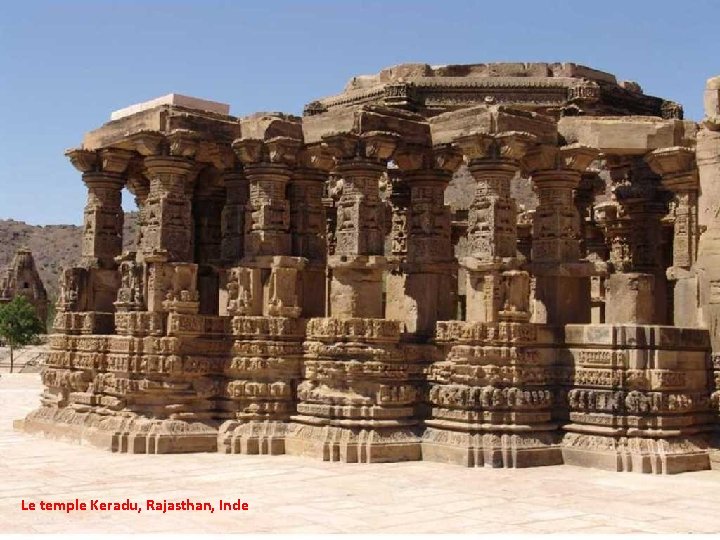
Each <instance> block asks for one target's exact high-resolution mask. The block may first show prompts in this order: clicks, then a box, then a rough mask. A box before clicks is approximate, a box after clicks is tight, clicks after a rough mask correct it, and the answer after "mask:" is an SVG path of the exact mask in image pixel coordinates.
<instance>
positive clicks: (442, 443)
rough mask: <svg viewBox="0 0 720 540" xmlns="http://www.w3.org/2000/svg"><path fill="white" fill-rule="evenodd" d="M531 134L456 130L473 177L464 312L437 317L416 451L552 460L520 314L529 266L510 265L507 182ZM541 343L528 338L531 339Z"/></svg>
mask: <svg viewBox="0 0 720 540" xmlns="http://www.w3.org/2000/svg"><path fill="white" fill-rule="evenodd" d="M535 141H536V139H535V137H534V136H532V135H530V134H529V133H523V132H500V133H495V134H476V135H471V136H464V137H461V138H459V139H456V142H455V144H456V145H457V146H458V147H459V148H460V149H461V150H462V153H463V154H464V155H465V158H466V160H467V161H468V169H469V170H470V172H471V174H472V175H473V177H474V178H475V180H476V192H475V197H474V200H473V202H472V205H471V207H470V211H469V216H468V233H467V235H468V251H469V256H468V257H467V258H465V259H464V260H463V261H462V262H461V264H463V265H464V266H465V268H466V269H467V273H468V284H467V287H466V291H467V294H468V297H467V303H468V304H467V321H442V322H438V323H437V332H436V338H435V340H436V343H437V345H438V349H439V352H440V354H441V358H442V359H441V360H439V361H436V362H435V363H434V364H433V365H432V366H431V368H430V369H429V372H428V381H429V383H430V391H429V396H428V401H429V403H430V405H431V407H432V411H431V416H430V418H429V419H427V420H426V421H425V424H426V426H427V429H426V431H425V434H424V436H423V459H429V460H433V461H444V462H451V463H458V464H462V465H465V466H469V467H482V466H486V467H529V466H537V465H551V464H555V463H560V462H561V457H560V449H559V446H558V444H557V443H558V437H557V433H556V429H557V425H556V424H555V423H553V422H552V406H553V390H552V389H551V386H550V385H551V383H552V379H551V370H550V369H549V366H550V364H551V363H552V361H553V354H552V351H551V350H550V349H547V348H546V346H547V345H549V343H550V339H551V336H550V334H549V333H547V332H543V331H542V329H541V328H539V327H538V326H537V325H533V324H530V323H529V319H530V312H529V294H530V276H529V274H528V273H527V272H526V271H523V270H520V268H521V265H522V263H523V262H524V261H523V259H522V258H521V257H519V256H518V248H517V208H516V205H515V201H514V200H513V199H512V197H511V195H510V182H511V181H512V179H513V178H514V176H515V174H516V173H517V171H518V170H519V169H520V165H521V159H523V158H524V156H525V155H526V154H527V153H528V152H530V151H532V148H534V145H535ZM539 344H540V345H542V346H541V347H538V345H539Z"/></svg>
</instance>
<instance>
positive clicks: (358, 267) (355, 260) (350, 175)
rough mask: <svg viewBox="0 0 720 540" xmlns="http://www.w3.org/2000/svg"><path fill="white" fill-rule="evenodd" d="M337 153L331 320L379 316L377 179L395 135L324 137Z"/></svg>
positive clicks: (380, 261)
mask: <svg viewBox="0 0 720 540" xmlns="http://www.w3.org/2000/svg"><path fill="white" fill-rule="evenodd" d="M325 142H326V144H327V148H328V150H329V152H330V153H331V154H332V155H333V156H334V157H335V160H336V166H335V173H336V174H337V175H338V176H340V177H341V178H342V182H343V187H342V193H341V195H340V198H339V200H338V202H337V218H336V219H337V223H336V228H335V254H334V255H332V256H330V257H329V258H328V264H329V266H330V268H331V269H332V282H331V285H330V310H331V315H332V316H333V317H335V318H340V319H348V318H354V317H370V318H382V317H383V312H382V274H383V270H384V269H385V264H386V261H385V257H384V256H383V253H384V239H385V235H384V232H383V222H384V217H383V208H382V205H381V204H380V194H379V179H380V175H381V174H382V172H383V171H384V170H385V164H384V162H385V161H386V160H387V159H388V158H389V157H390V156H391V155H392V152H393V151H394V149H395V145H396V137H394V136H392V135H390V134H386V133H378V134H372V135H370V136H366V137H364V138H363V137H358V136H354V135H338V136H332V137H328V138H326V140H325Z"/></svg>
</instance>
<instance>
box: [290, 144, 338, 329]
mask: <svg viewBox="0 0 720 540" xmlns="http://www.w3.org/2000/svg"><path fill="white" fill-rule="evenodd" d="M298 158H299V159H298V163H297V167H296V168H295V170H294V171H293V174H292V177H291V180H290V185H289V190H288V195H289V201H290V237H291V251H292V254H293V256H295V257H302V258H304V259H306V260H307V264H306V266H305V268H304V270H303V272H302V273H301V276H300V283H299V291H298V292H299V297H300V304H301V305H302V308H303V313H304V315H305V316H306V317H322V316H324V315H325V304H326V302H327V300H326V297H327V295H326V264H327V255H328V253H327V240H326V225H327V224H326V216H325V206H324V204H323V192H324V189H325V182H326V181H327V178H328V171H329V170H330V169H331V168H332V164H333V160H332V156H330V155H329V154H328V153H327V152H326V151H325V149H324V148H321V147H320V145H315V146H312V147H304V148H303V149H302V151H301V152H300V153H299V156H298Z"/></svg>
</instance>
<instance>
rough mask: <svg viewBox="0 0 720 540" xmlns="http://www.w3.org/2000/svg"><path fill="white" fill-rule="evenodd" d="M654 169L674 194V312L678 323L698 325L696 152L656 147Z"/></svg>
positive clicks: (669, 274)
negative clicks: (694, 267)
mask: <svg viewBox="0 0 720 540" xmlns="http://www.w3.org/2000/svg"><path fill="white" fill-rule="evenodd" d="M645 159H646V161H647V162H648V164H649V165H650V167H651V168H652V170H653V172H655V173H656V174H659V175H660V176H661V177H662V184H663V186H664V187H665V188H667V189H668V190H670V191H671V192H672V193H673V195H674V201H673V204H672V216H671V219H672V222H673V229H674V230H673V233H674V234H673V266H672V267H670V268H668V270H667V277H668V280H670V281H674V282H675V284H674V287H673V296H674V302H673V314H674V322H675V325H676V326H681V327H695V326H697V324H698V308H699V297H698V281H697V277H696V276H695V273H694V271H693V270H692V267H693V265H694V264H695V260H696V258H697V249H698V242H699V240H700V226H699V222H698V190H699V188H700V185H699V182H698V175H697V168H696V166H695V152H694V150H692V149H690V148H683V147H674V148H663V149H660V150H655V151H653V152H651V153H650V154H648V155H647V156H646V158H645Z"/></svg>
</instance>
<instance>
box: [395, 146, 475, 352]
mask: <svg viewBox="0 0 720 540" xmlns="http://www.w3.org/2000/svg"><path fill="white" fill-rule="evenodd" d="M394 160H395V162H396V163H397V165H398V167H399V177H400V178H401V179H397V180H394V181H393V193H392V195H391V196H390V199H391V204H392V207H393V217H392V219H393V226H392V232H391V235H392V256H393V259H394V260H393V264H394V266H395V268H394V269H393V272H392V273H391V274H389V275H388V276H387V299H386V309H385V316H386V317H387V318H388V319H395V320H402V321H404V322H405V330H406V332H409V333H414V334H415V336H416V337H418V338H420V339H424V338H427V337H429V336H432V334H433V332H434V330H435V323H436V322H437V321H438V320H445V319H451V318H453V317H454V315H455V311H456V300H455V283H456V275H457V267H456V264H455V262H454V254H453V250H452V241H451V238H450V235H451V231H450V209H449V208H448V207H447V206H446V205H445V200H444V196H445V188H446V187H447V185H448V183H449V182H450V179H451V178H452V174H453V172H454V171H455V169H457V167H458V165H459V164H460V160H461V156H460V154H459V153H458V152H457V151H456V150H454V149H453V148H451V147H450V145H441V146H438V147H436V148H435V149H432V148H429V147H413V146H412V145H403V146H402V147H401V148H400V149H399V150H398V151H397V152H396V154H395V156H394Z"/></svg>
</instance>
